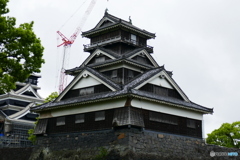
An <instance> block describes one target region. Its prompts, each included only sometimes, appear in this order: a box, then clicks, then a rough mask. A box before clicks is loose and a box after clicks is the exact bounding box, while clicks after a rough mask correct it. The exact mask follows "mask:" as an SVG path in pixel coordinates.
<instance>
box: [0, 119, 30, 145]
mask: <svg viewBox="0 0 240 160" xmlns="http://www.w3.org/2000/svg"><path fill="white" fill-rule="evenodd" d="M4 128H5V132H4V134H1V135H0V148H23V147H32V146H33V143H32V142H31V141H29V140H28V137H29V135H28V130H29V129H33V128H34V124H31V123H23V122H16V121H11V122H10V123H9V124H5V127H4Z"/></svg>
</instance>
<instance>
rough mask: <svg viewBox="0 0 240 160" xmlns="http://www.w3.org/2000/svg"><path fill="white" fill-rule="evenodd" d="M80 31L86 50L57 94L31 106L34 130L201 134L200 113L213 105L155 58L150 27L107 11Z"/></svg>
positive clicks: (38, 132)
mask: <svg viewBox="0 0 240 160" xmlns="http://www.w3.org/2000/svg"><path fill="white" fill-rule="evenodd" d="M82 36H83V37H86V38H89V39H90V44H88V45H84V51H85V52H89V53H90V55H89V56H88V57H87V59H86V60H85V61H84V62H83V63H82V64H81V65H80V66H78V67H76V68H73V69H69V70H67V71H66V73H67V74H69V75H72V76H74V79H73V80H72V82H71V83H70V84H69V85H68V86H67V87H66V89H65V90H64V91H63V92H62V93H61V94H60V95H59V97H58V98H57V99H56V100H54V101H53V102H50V103H46V104H43V105H39V106H35V107H33V108H32V111H34V112H37V113H39V114H40V117H39V118H40V119H39V123H38V125H37V127H36V129H35V134H37V135H39V136H41V135H43V134H46V135H52V134H62V133H63V134H66V133H77V132H78V133H80V132H86V131H101V130H113V129H118V128H138V129H140V130H146V131H157V132H164V133H170V134H175V135H183V136H189V137H195V138H200V139H201V138H202V120H203V115H204V114H209V113H213V109H209V108H206V107H203V106H201V105H198V104H196V103H193V102H191V101H190V100H189V98H188V97H187V96H186V94H185V93H184V92H183V91H182V89H181V88H180V87H179V86H178V84H177V83H176V82H175V81H174V79H173V78H172V72H169V71H167V70H166V69H165V68H164V66H159V65H158V63H157V62H156V61H155V60H154V58H153V57H152V56H151V54H152V53H153V47H151V46H148V45H147V40H149V39H151V38H155V34H154V33H151V32H148V31H146V30H142V29H140V28H138V27H136V26H134V25H133V24H132V22H131V19H129V21H125V20H122V19H120V18H117V17H115V16H113V15H110V14H109V13H107V12H105V14H104V16H103V18H102V19H101V20H100V21H99V22H98V23H97V25H96V26H95V27H94V28H93V29H91V30H89V31H86V32H83V33H82Z"/></svg>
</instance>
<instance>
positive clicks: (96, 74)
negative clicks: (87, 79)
mask: <svg viewBox="0 0 240 160" xmlns="http://www.w3.org/2000/svg"><path fill="white" fill-rule="evenodd" d="M84 68H85V69H86V70H88V71H89V72H91V73H92V74H94V75H95V76H97V77H98V78H100V79H101V80H103V81H104V82H107V83H108V84H109V85H111V86H112V87H113V88H115V89H117V90H119V89H121V87H120V85H119V84H117V83H115V82H113V81H112V80H110V79H109V78H108V77H106V76H105V75H104V74H102V73H101V72H98V71H96V70H95V69H93V68H91V67H89V66H85V67H84Z"/></svg>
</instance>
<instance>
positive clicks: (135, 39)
mask: <svg viewBox="0 0 240 160" xmlns="http://www.w3.org/2000/svg"><path fill="white" fill-rule="evenodd" d="M131 42H132V43H133V44H137V36H136V35H134V34H131Z"/></svg>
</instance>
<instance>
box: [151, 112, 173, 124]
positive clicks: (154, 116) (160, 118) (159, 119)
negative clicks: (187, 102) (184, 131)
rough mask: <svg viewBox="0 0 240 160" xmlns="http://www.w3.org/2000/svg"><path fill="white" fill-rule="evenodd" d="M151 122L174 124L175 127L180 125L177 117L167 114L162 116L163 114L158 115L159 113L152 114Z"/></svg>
mask: <svg viewBox="0 0 240 160" xmlns="http://www.w3.org/2000/svg"><path fill="white" fill-rule="evenodd" d="M149 120H150V121H156V122H161V123H168V124H174V125H177V124H178V117H175V116H172V115H167V114H162V113H157V112H150V113H149Z"/></svg>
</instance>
